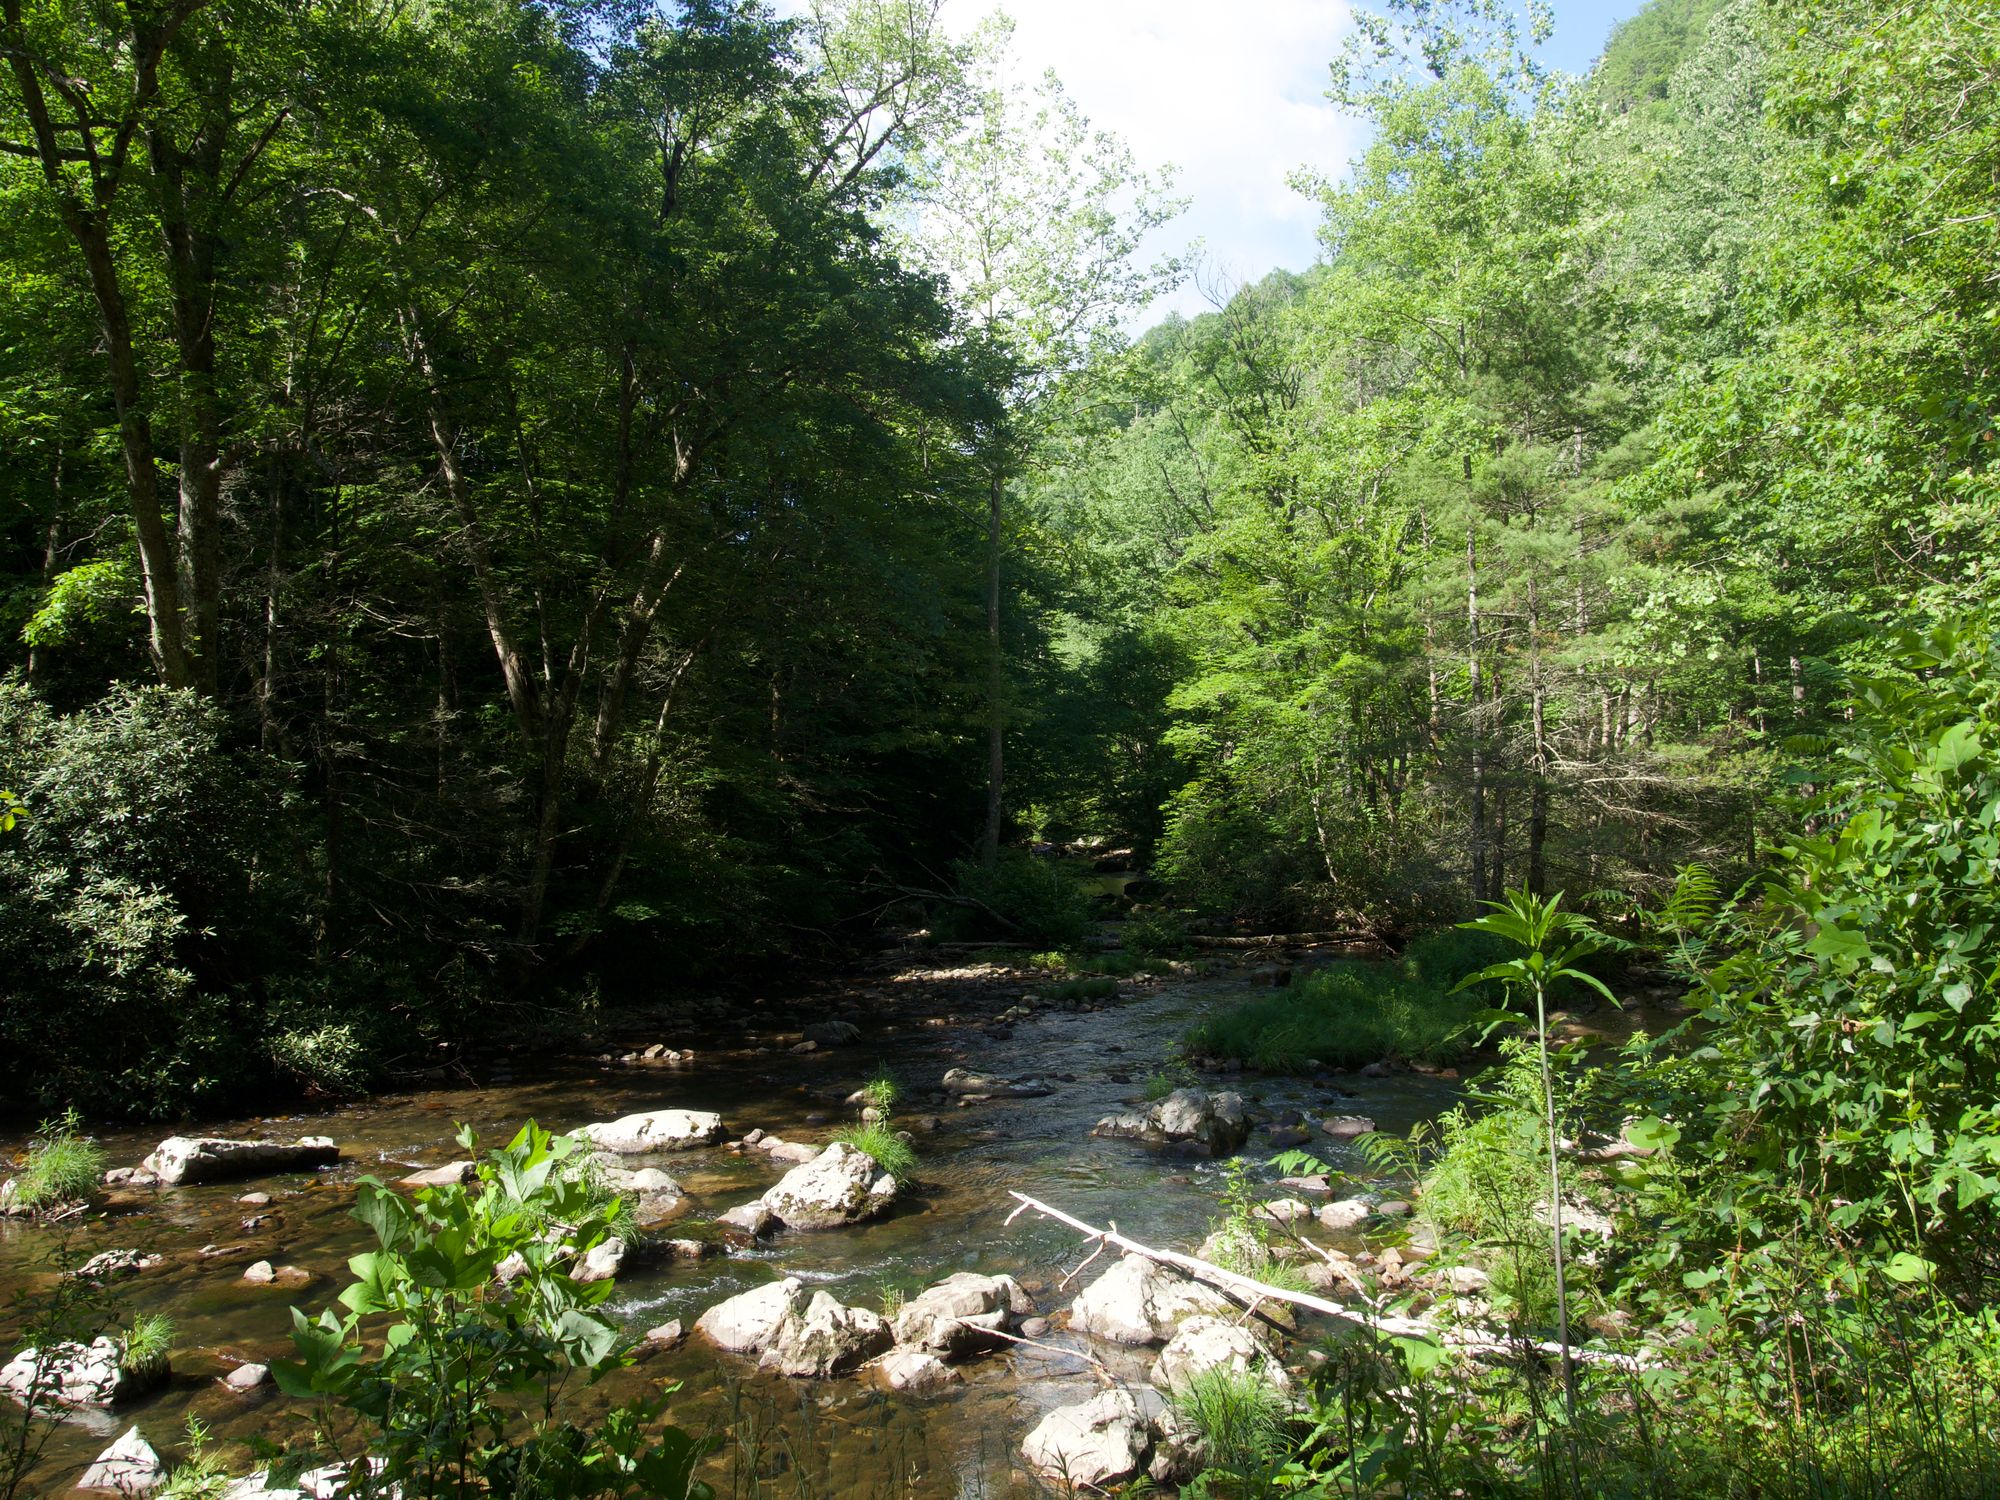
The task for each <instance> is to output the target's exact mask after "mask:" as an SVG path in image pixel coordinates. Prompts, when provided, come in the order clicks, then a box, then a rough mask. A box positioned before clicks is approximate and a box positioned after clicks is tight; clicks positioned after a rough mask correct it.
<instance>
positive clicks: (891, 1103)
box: [861, 1066, 903, 1115]
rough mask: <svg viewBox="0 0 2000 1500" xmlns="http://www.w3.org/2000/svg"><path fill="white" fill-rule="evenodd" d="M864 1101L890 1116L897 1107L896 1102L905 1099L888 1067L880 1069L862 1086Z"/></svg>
mask: <svg viewBox="0 0 2000 1500" xmlns="http://www.w3.org/2000/svg"><path fill="white" fill-rule="evenodd" d="M861 1097H862V1100H863V1101H864V1102H865V1103H866V1104H867V1105H868V1106H869V1107H871V1108H873V1109H879V1110H881V1111H882V1113H883V1114H885V1115H886V1114H888V1113H889V1112H890V1111H891V1110H893V1109H894V1108H895V1107H896V1101H897V1100H898V1099H900V1098H902V1097H903V1090H902V1087H901V1085H899V1084H898V1083H897V1082H896V1080H895V1078H894V1076H893V1075H892V1074H891V1073H890V1072H889V1069H888V1068H887V1066H884V1067H881V1068H878V1069H877V1070H876V1073H875V1076H874V1077H873V1078H871V1079H869V1080H868V1081H867V1082H866V1083H864V1084H862V1085H861Z"/></svg>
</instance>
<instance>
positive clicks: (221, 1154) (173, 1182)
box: [140, 1135, 340, 1187]
mask: <svg viewBox="0 0 2000 1500" xmlns="http://www.w3.org/2000/svg"><path fill="white" fill-rule="evenodd" d="M339 1160H340V1147H338V1146H336V1145H335V1144H334V1143H333V1140H332V1138H331V1137H329V1136H324V1135H308V1136H301V1137H300V1138H299V1139H298V1140H296V1141H292V1142H289V1143H287V1142H284V1141H236V1140H225V1139H223V1138H222V1137H220V1136H186V1135H173V1136H168V1137H167V1138H166V1139H165V1140H164V1141H161V1142H160V1144H159V1145H157V1146H155V1147H154V1148H153V1153H152V1155H150V1156H148V1157H147V1158H146V1159H145V1161H143V1162H142V1163H140V1170H142V1171H145V1172H150V1173H151V1174H152V1175H153V1176H154V1177H156V1178H158V1179H159V1180H160V1181H161V1182H162V1183H164V1184H165V1185H166V1186H168V1187H174V1186H177V1185H179V1184H182V1183H195V1182H225V1181H227V1180H229V1179H230V1178H232V1177H262V1176H265V1175H267V1174H269V1173H272V1172H303V1171H310V1170H312V1169H313V1168H315V1167H324V1166H329V1165H331V1164H332V1163H334V1162H337V1161H339Z"/></svg>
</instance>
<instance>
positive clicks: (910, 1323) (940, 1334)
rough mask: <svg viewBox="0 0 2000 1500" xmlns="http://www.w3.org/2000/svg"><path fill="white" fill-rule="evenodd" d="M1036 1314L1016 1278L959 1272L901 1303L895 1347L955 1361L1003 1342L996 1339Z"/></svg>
mask: <svg viewBox="0 0 2000 1500" xmlns="http://www.w3.org/2000/svg"><path fill="white" fill-rule="evenodd" d="M1032 1311H1034V1304H1033V1303H1032V1302H1030V1301H1029V1300H1028V1294H1027V1293H1026V1292H1024V1291H1022V1290H1021V1284H1020V1283H1019V1282H1018V1281H1016V1280H1015V1279H1014V1278H1013V1277H1011V1276H982V1275H980V1274H978V1273H977V1272H975V1271H960V1272H959V1273H958V1274H957V1275H955V1276H947V1277H946V1278H945V1279H944V1280H943V1281H940V1282H937V1283H935V1284H934V1285H932V1286H928V1287H926V1288H924V1290H923V1291H922V1292H920V1293H919V1294H918V1295H917V1296H915V1297H912V1298H911V1299H910V1300H909V1301H907V1302H905V1303H904V1304H903V1306H902V1309H901V1310H900V1311H899V1312H898V1313H897V1314H896V1342H897V1343H898V1344H901V1345H903V1346H905V1347H907V1348H911V1349H919V1350H923V1351H926V1352H928V1353H931V1354H937V1355H941V1356H943V1357H944V1358H946V1359H956V1358H959V1357H961V1356H963V1355H966V1354H971V1353H973V1352H975V1351H977V1350H980V1349H986V1348H990V1347H992V1346H993V1345H994V1344H998V1343H1002V1342H1004V1341H1003V1340H1001V1339H998V1338H995V1337H994V1334H995V1333H996V1332H1000V1333H1004V1332H1006V1331H1007V1329H1008V1326H1009V1324H1010V1323H1011V1321H1012V1320H1013V1319H1014V1318H1016V1317H1020V1316H1022V1315H1023V1314H1026V1313H1030V1312H1032Z"/></svg>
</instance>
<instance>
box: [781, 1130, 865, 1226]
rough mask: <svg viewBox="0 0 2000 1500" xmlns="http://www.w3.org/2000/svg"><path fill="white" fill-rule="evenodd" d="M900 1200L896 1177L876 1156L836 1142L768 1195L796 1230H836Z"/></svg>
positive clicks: (796, 1169) (793, 1172)
mask: <svg viewBox="0 0 2000 1500" xmlns="http://www.w3.org/2000/svg"><path fill="white" fill-rule="evenodd" d="M895 1200H896V1179H895V1178H893V1177H891V1176H890V1175H889V1174H888V1173H887V1172H885V1171H883V1170H882V1168H881V1166H880V1165H879V1164H878V1163H877V1162H876V1160H875V1158H874V1157H872V1156H870V1155H869V1154H868V1153H867V1152H865V1151H860V1150H857V1149H856V1148H855V1147H853V1146H850V1145H848V1144H847V1143H846V1142H845V1141H835V1142H834V1143H833V1144H832V1145H830V1146H828V1147H827V1148H826V1149H825V1150H824V1151H822V1152H820V1153H819V1155H818V1156H816V1157H814V1158H813V1159H812V1160H811V1161H809V1162H807V1163H806V1164H805V1165H803V1166H798V1167H794V1168H792V1170H791V1171H789V1172H787V1173H786V1174H785V1175H784V1176H783V1177H782V1178H780V1179H779V1180H778V1182H777V1183H776V1184H775V1185H774V1186H772V1187H771V1189H770V1190H769V1191H768V1192H766V1193H765V1194H764V1197H763V1200H762V1201H763V1204H764V1207H765V1208H767V1209H769V1210H770V1211H771V1212H772V1213H773V1214H775V1215H777V1217H778V1219H779V1220H780V1221H781V1222H782V1223H784V1224H785V1225H787V1226H788V1227H790V1228H793V1229H836V1228H840V1227H841V1226H843V1225H847V1224H858V1223H860V1222H861V1221H862V1220H863V1219H872V1218H874V1217H875V1216H876V1215H877V1214H879V1213H882V1212H884V1211H885V1210H886V1209H887V1208H888V1207H889V1205H890V1204H891V1203H893V1202H895Z"/></svg>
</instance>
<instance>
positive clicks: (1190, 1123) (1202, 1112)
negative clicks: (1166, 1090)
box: [1091, 1089, 1250, 1156]
mask: <svg viewBox="0 0 2000 1500" xmlns="http://www.w3.org/2000/svg"><path fill="white" fill-rule="evenodd" d="M1091 1134H1092V1135H1100V1136H1124V1137H1132V1138H1135V1139H1140V1140H1148V1141H1153V1142H1156V1143H1159V1144H1173V1145H1192V1146H1198V1147H1200V1148H1201V1149H1202V1150H1204V1151H1206V1152H1207V1153H1208V1154H1209V1155H1210V1156H1227V1155H1229V1154H1230V1153H1231V1152H1233V1151H1239V1150H1241V1149H1242V1147H1243V1143H1244V1142H1245V1141H1247V1140H1249V1139H1250V1120H1249V1117H1248V1116H1247V1115H1246V1114H1245V1113H1244V1110H1243V1098H1242V1096H1241V1095H1240V1094H1235V1093H1221V1094H1211V1093H1208V1092H1207V1091H1205V1090H1203V1089H1175V1090H1174V1091H1173V1092H1172V1093H1171V1094H1169V1095H1167V1097H1166V1098H1164V1099H1162V1100H1160V1101H1159V1103H1157V1104H1155V1105H1153V1106H1152V1107H1151V1108H1150V1109H1148V1110H1147V1111H1146V1112H1145V1113H1144V1114H1143V1115H1139V1114H1130V1113H1128V1114H1120V1115H1107V1116H1106V1117H1105V1118H1104V1119H1102V1120H1100V1121H1098V1122H1097V1127H1096V1129H1094V1130H1092V1131H1091Z"/></svg>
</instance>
